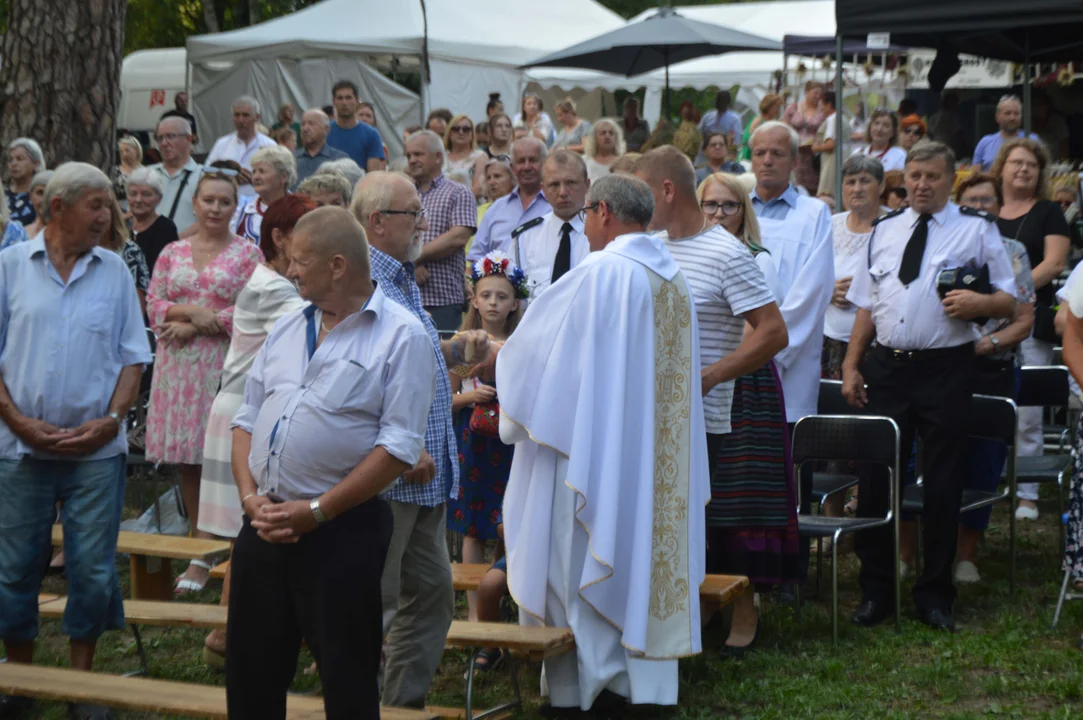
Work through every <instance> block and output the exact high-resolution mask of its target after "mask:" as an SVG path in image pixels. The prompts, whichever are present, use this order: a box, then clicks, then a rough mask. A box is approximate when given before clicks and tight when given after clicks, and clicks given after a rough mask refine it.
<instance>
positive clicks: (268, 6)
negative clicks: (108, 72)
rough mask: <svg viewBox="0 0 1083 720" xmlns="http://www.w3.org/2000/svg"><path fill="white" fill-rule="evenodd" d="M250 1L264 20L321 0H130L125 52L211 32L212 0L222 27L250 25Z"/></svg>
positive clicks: (2, 0)
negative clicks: (208, 6)
mask: <svg viewBox="0 0 1083 720" xmlns="http://www.w3.org/2000/svg"><path fill="white" fill-rule="evenodd" d="M250 2H259V8H258V11H259V12H258V13H257V17H258V18H259V19H260V21H264V20H271V19H274V18H276V17H281V16H283V15H289V14H290V13H292V12H296V11H297V10H300V9H301V8H304V7H306V6H308V5H314V4H316V2H318V0H128V18H127V25H126V28H125V40H124V52H125V54H127V53H130V52H132V51H134V50H145V49H147V48H167V47H183V46H184V43H185V41H186V40H187V39H188V37H189V36H190V35H200V34H203V33H206V32H208V28H207V23H206V20H205V18H204V3H212V5H213V9H214V14H215V17H216V19H217V21H218V28H219V30H222V31H227V30H236V29H238V28H243V27H248V26H249V25H250V24H251V23H250V19H251V17H252V15H251V12H250V10H251V8H250V4H249V3H250ZM6 5H7V0H0V7H6ZM5 17H6V12H5Z"/></svg>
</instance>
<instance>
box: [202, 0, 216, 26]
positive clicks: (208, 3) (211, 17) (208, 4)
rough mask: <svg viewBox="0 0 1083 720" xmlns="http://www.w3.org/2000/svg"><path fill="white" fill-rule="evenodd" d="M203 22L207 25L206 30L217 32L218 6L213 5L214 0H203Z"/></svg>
mask: <svg viewBox="0 0 1083 720" xmlns="http://www.w3.org/2000/svg"><path fill="white" fill-rule="evenodd" d="M203 22H204V23H206V25H207V32H209V33H216V32H218V8H216V7H215V6H214V0H203Z"/></svg>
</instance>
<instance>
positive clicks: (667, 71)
mask: <svg viewBox="0 0 1083 720" xmlns="http://www.w3.org/2000/svg"><path fill="white" fill-rule="evenodd" d="M663 53H664V54H665V60H666V119H667V120H669V119H670V115H671V111H670V107H669V48H668V47H667V48H666V49H665V50H663Z"/></svg>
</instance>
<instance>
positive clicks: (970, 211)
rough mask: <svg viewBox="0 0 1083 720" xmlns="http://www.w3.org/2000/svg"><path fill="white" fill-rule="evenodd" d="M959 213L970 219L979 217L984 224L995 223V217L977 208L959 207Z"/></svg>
mask: <svg viewBox="0 0 1083 720" xmlns="http://www.w3.org/2000/svg"><path fill="white" fill-rule="evenodd" d="M959 212H960V213H962V214H963V215H970V216H971V217H980V218H981V219H982V220H985V221H986V222H996V221H997V218H996V215H992V214H990V213H987V212H985V211H984V210H978V209H977V208H972V207H966V206H965V205H960V206H959Z"/></svg>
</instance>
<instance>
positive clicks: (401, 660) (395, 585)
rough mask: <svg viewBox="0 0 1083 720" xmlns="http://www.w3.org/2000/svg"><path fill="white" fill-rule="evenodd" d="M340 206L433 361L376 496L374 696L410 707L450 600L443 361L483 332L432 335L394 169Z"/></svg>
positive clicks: (441, 636) (452, 482) (427, 676)
mask: <svg viewBox="0 0 1083 720" xmlns="http://www.w3.org/2000/svg"><path fill="white" fill-rule="evenodd" d="M350 210H351V211H352V212H353V214H354V216H355V217H356V218H357V219H358V220H359V221H360V222H361V223H362V225H364V227H365V232H366V233H367V235H368V238H369V243H370V244H371V248H370V249H371V256H372V277H373V279H374V280H375V281H376V282H377V283H379V286H380V287H381V288H382V289H383V291H384V292H385V293H387V297H388V298H390V299H391V300H393V301H394V302H396V303H398V304H399V305H401V306H402V307H404V308H406V310H407V311H409V312H410V313H411V314H412V315H413V316H414V317H416V318H418V320H419V321H420V322H421V323H422V324H423V325H424V326H425V330H426V331H427V333H428V335H429V341H430V350H429V352H430V353H431V354H432V356H433V358H434V360H435V363H436V383H437V385H436V394H435V396H434V398H433V402H432V408H431V409H430V410H429V418H428V425H427V427H426V429H425V449H426V452H425V453H424V455H423V456H422V459H421V462H419V463H418V465H417V466H415V467H414V468H413V469H412V470H410V471H409V472H407V473H406V474H405V475H404V477H403V480H402V482H400V483H399V484H398V485H396V486H395V487H393V488H392V489H391V490H390V491H389V492H388V493H387V495H386V497H387V499H388V501H389V502H390V503H391V510H392V512H393V513H394V516H395V532H394V535H393V536H392V538H391V548H390V550H389V551H388V554H387V563H386V566H385V568H384V575H383V579H382V587H383V602H384V630H385V631H386V632H387V664H386V667H385V669H384V696H383V702H384V704H385V705H392V706H401V707H417V708H420V707H424V705H425V695H426V693H427V692H428V690H429V685H430V684H431V683H432V679H433V677H434V676H435V675H436V670H437V669H438V668H439V667H440V659H441V658H442V657H443V654H444V640H445V639H446V638H447V631H448V628H450V627H451V619H452V616H453V614H454V604H455V592H454V589H453V586H452V580H451V564H450V562H449V560H448V553H447V537H446V534H447V502H448V500H449V499H450V498H453V497H457V496H458V494H459V455H458V445H457V444H456V440H455V428H454V426H453V425H452V416H451V384H450V382H449V381H448V373H447V366H448V365H451V366H453V367H454V366H456V365H462V364H464V363H465V361H467V360H470V361H471V362H477V361H478V360H483V359H485V358H486V357H487V356H488V354H489V337H488V335H487V334H486V333H485V331H484V330H471V331H467V332H462V333H458V334H457V335H456V336H455V337H454V338H452V339H450V340H444V341H441V340H440V338H439V336H438V335H437V332H436V326H435V325H434V324H433V321H432V318H430V317H429V315H428V314H427V313H426V312H425V310H424V309H423V308H422V306H421V293H420V291H419V290H418V287H417V284H416V283H415V281H414V261H415V260H417V258H418V257H419V256H420V254H421V247H422V242H421V234H420V233H421V231H422V230H424V229H425V227H426V220H425V215H424V214H423V213H422V205H421V196H420V194H419V193H418V190H417V187H416V186H414V184H413V183H411V182H410V181H409V180H407V179H406V178H405V177H403V176H402V175H398V174H395V173H387V172H375V173H369V174H368V175H366V176H365V178H364V179H363V180H362V181H361V182H360V183H359V184H358V186H357V192H356V193H354V197H353V203H352V205H351V206H350Z"/></svg>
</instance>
